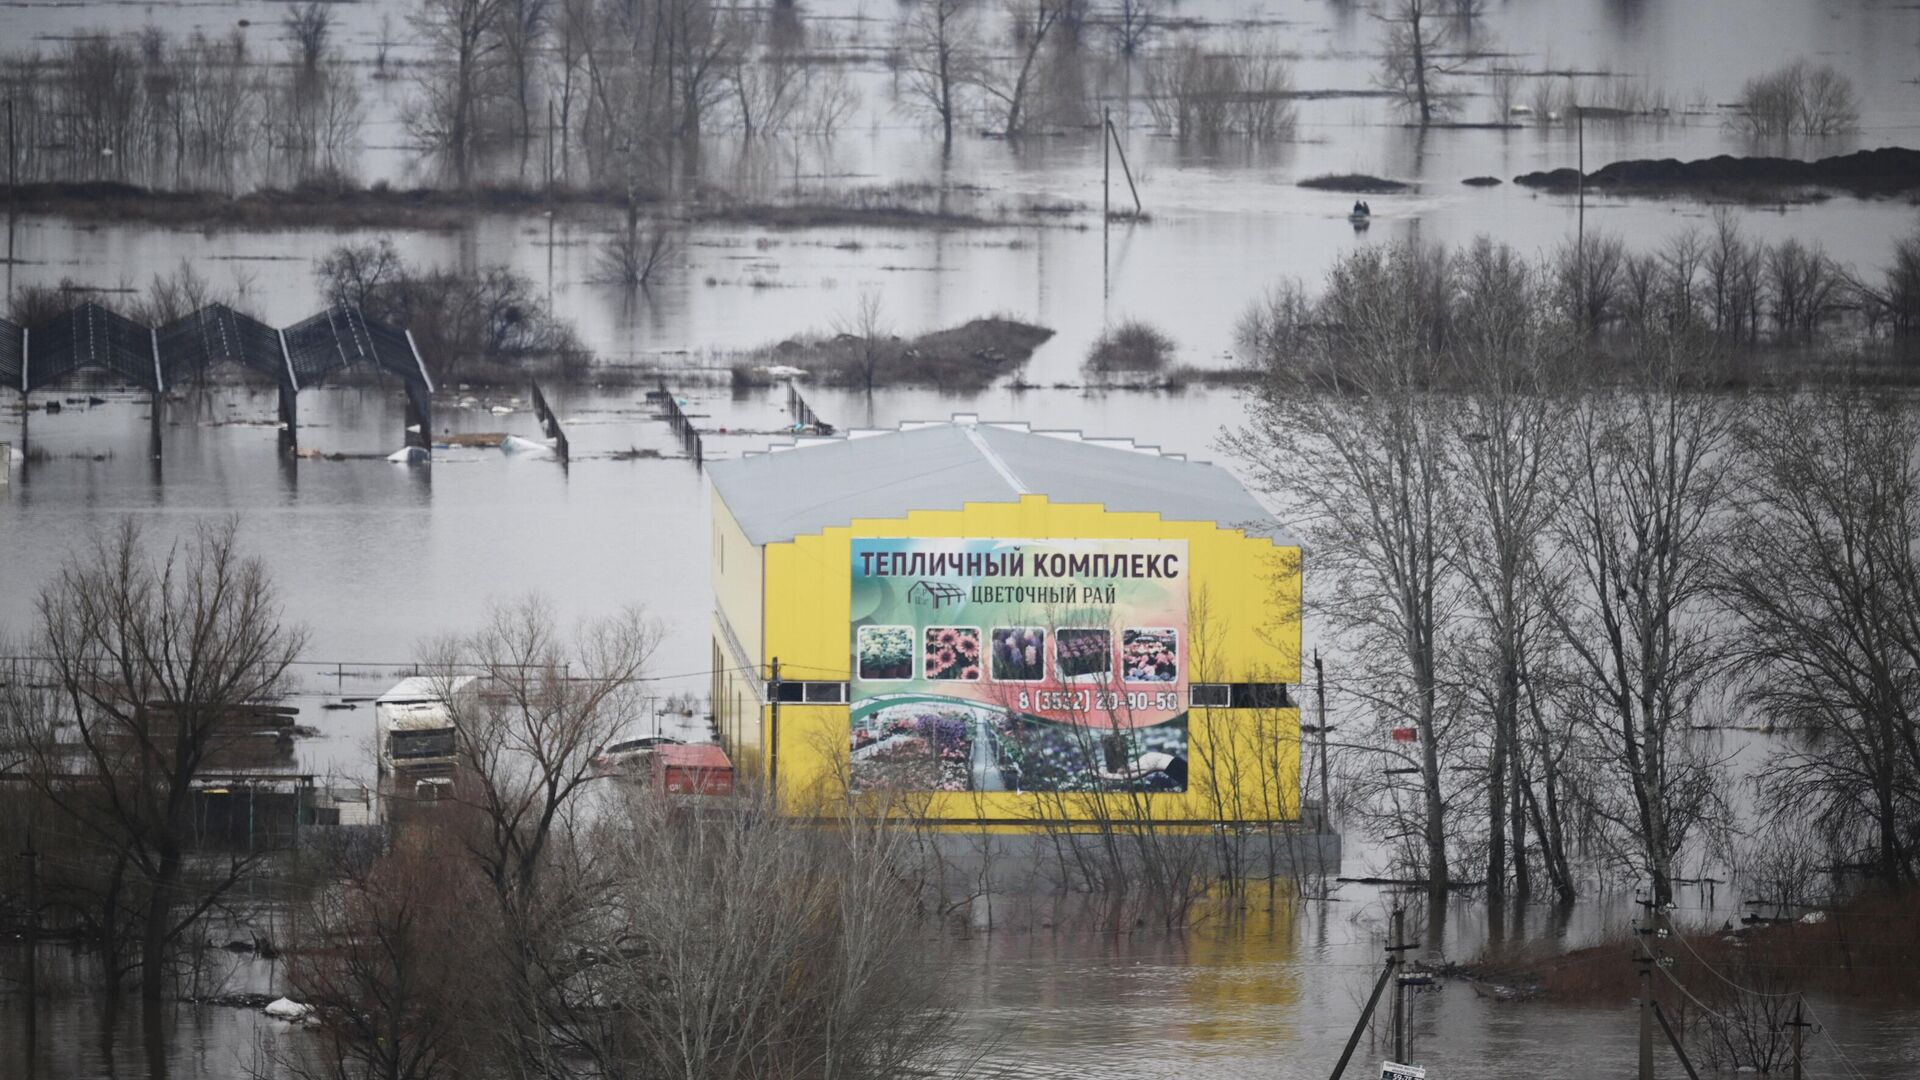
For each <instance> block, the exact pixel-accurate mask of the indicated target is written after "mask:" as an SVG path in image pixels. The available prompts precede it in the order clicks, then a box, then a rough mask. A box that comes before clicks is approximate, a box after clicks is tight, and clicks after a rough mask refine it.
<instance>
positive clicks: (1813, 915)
mask: <svg viewBox="0 0 1920 1080" xmlns="http://www.w3.org/2000/svg"><path fill="white" fill-rule="evenodd" d="M1800 921H1801V922H1803V923H1806V924H1807V925H1808V926H1818V925H1820V924H1821V923H1823V922H1826V921H1827V913H1826V912H1824V911H1809V912H1807V913H1806V914H1805V915H1802V916H1800Z"/></svg>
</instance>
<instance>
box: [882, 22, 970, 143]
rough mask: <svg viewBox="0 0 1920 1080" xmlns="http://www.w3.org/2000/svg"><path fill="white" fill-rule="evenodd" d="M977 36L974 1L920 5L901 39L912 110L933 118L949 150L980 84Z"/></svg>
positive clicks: (907, 88)
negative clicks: (971, 90) (970, 92)
mask: <svg viewBox="0 0 1920 1080" xmlns="http://www.w3.org/2000/svg"><path fill="white" fill-rule="evenodd" d="M978 33H979V30H978V28H977V26H976V25H975V15H974V0H921V2H920V3H919V4H918V5H917V6H916V7H915V8H914V9H913V13H912V14H911V15H909V16H908V17H907V23H906V27H905V29H904V31H903V33H902V35H901V49H900V53H901V61H900V70H901V73H902V74H903V75H904V76H905V85H904V86H903V88H902V89H903V91H904V93H905V94H906V96H907V103H908V107H909V108H911V109H913V110H915V111H917V112H923V113H925V114H926V115H927V116H930V117H932V118H933V120H934V121H935V122H936V123H938V124H939V125H940V137H941V141H942V142H943V143H945V144H946V145H947V146H952V145H953V125H954V123H955V121H957V120H958V119H959V117H960V115H961V113H962V112H963V111H964V110H965V108H966V95H965V90H966V88H967V87H968V86H969V85H971V84H972V83H974V82H976V81H977V79H978V74H977V65H978V64H979V58H978V56H976V54H975V50H976V49H977V46H978V43H977V41H976V38H977V35H978Z"/></svg>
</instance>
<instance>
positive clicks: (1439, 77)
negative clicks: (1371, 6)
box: [1379, 0, 1456, 127]
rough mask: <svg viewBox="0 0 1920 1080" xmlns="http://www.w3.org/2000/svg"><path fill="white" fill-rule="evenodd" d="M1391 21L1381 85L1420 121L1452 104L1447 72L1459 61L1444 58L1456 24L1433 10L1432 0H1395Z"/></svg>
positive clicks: (1387, 18)
mask: <svg viewBox="0 0 1920 1080" xmlns="http://www.w3.org/2000/svg"><path fill="white" fill-rule="evenodd" d="M1380 19H1381V20H1382V21H1384V22H1385V23H1386V24H1387V39H1386V42H1385V50H1384V53H1383V54H1382V56H1381V59H1380V76H1379V80H1380V85H1381V87H1382V88H1383V89H1385V90H1386V91H1387V92H1388V93H1391V94H1392V95H1393V96H1394V99H1395V101H1396V102H1398V103H1399V105H1400V107H1401V108H1402V109H1405V110H1406V111H1407V112H1409V113H1411V114H1413V116H1414V117H1415V119H1417V120H1418V121H1419V122H1420V126H1421V127H1426V126H1427V125H1429V124H1431V123H1433V121H1434V118H1435V117H1436V116H1442V117H1444V116H1446V115H1447V114H1449V113H1450V112H1452V110H1453V99H1452V98H1451V97H1450V96H1448V94H1447V88H1446V83H1445V78H1446V76H1448V75H1451V74H1453V73H1454V71H1455V70H1456V69H1455V66H1454V65H1453V64H1452V63H1451V62H1449V61H1448V60H1447V59H1446V50H1447V48H1448V46H1449V45H1450V44H1451V43H1452V40H1453V24H1452V22H1451V21H1449V20H1448V19H1447V18H1446V17H1445V16H1444V15H1442V14H1441V13H1440V12H1438V11H1436V10H1435V7H1434V4H1433V0H1394V3H1393V6H1392V8H1391V9H1390V11H1389V13H1388V14H1386V15H1382V16H1380Z"/></svg>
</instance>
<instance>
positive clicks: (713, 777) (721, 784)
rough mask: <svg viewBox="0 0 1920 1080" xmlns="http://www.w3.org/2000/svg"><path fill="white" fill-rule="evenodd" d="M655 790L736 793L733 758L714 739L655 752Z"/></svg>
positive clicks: (713, 793) (691, 792) (664, 748)
mask: <svg viewBox="0 0 1920 1080" xmlns="http://www.w3.org/2000/svg"><path fill="white" fill-rule="evenodd" d="M653 786H654V790H656V791H659V792H662V793H664V794H667V795H731V794H733V762H731V761H729V760H727V752H726V751H724V750H722V749H720V748H719V747H717V746H714V745H712V744H711V743H706V744H701V745H695V746H662V747H660V748H659V749H657V750H655V751H654V752H653Z"/></svg>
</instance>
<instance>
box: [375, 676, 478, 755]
mask: <svg viewBox="0 0 1920 1080" xmlns="http://www.w3.org/2000/svg"><path fill="white" fill-rule="evenodd" d="M443 691H444V693H443ZM446 693H450V694H452V695H454V696H456V697H457V698H458V699H459V700H460V704H461V705H462V707H466V708H471V707H473V706H474V704H475V703H476V702H475V701H474V700H470V699H477V697H478V694H479V686H478V684H477V681H476V680H475V678H474V677H473V676H471V675H462V676H458V677H456V678H454V679H452V680H446V679H438V678H430V677H427V676H424V675H416V676H413V677H410V678H405V679H401V680H400V681H399V682H398V683H396V684H395V685H394V687H393V689H391V690H388V691H387V692H386V693H384V694H381V695H380V696H379V697H377V698H375V699H374V702H373V729H374V740H375V742H376V743H378V745H379V756H380V771H381V772H382V773H392V774H394V775H395V776H399V775H402V774H405V775H407V776H409V777H421V776H438V775H446V774H449V773H451V772H453V766H454V762H455V761H456V759H457V758H458V754H459V748H458V746H457V740H456V738H455V736H456V735H457V732H456V730H455V728H454V712H453V710H452V709H450V708H449V707H448V704H447V700H446V697H445V694H446Z"/></svg>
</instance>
